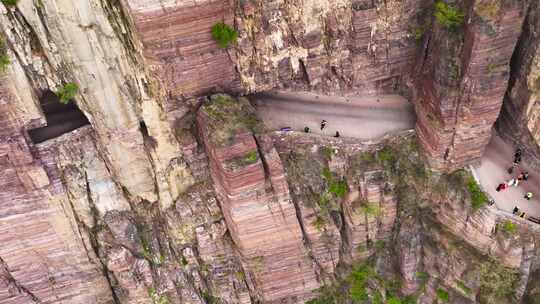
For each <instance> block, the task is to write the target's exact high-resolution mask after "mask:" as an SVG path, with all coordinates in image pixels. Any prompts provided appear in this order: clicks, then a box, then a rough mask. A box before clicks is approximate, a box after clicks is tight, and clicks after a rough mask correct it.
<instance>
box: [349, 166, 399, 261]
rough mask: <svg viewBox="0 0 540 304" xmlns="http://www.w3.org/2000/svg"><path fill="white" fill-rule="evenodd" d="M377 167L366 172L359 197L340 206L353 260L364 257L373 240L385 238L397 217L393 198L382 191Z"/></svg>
mask: <svg viewBox="0 0 540 304" xmlns="http://www.w3.org/2000/svg"><path fill="white" fill-rule="evenodd" d="M380 174H381V172H380V171H372V172H366V173H365V176H364V178H363V180H361V181H360V184H359V189H358V190H359V197H358V198H357V199H355V200H349V201H347V202H346V203H345V204H344V206H343V213H344V218H345V231H346V234H347V239H348V240H349V247H350V248H349V250H350V251H349V254H350V255H351V257H352V258H353V259H354V260H356V259H360V258H366V257H368V256H369V255H370V254H371V253H372V252H371V250H370V249H371V248H372V246H373V245H374V244H373V243H374V242H376V241H377V240H379V241H380V240H382V241H385V240H389V239H390V237H391V236H392V233H391V232H392V227H393V226H394V222H395V220H396V217H397V200H396V198H395V197H394V196H392V195H388V194H384V191H383V184H382V183H381V178H380Z"/></svg>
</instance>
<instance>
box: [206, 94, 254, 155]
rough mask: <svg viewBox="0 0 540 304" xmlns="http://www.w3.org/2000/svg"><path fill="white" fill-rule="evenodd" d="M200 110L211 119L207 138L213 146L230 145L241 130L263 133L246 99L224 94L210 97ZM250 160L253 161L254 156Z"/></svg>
mask: <svg viewBox="0 0 540 304" xmlns="http://www.w3.org/2000/svg"><path fill="white" fill-rule="evenodd" d="M202 110H203V111H204V112H205V113H206V114H207V115H208V117H209V118H210V119H211V121H210V122H209V124H208V128H209V138H210V140H211V141H212V142H213V143H215V144H220V145H228V144H231V143H232V141H233V139H234V137H235V136H236V134H237V133H238V132H240V131H242V130H244V131H251V132H253V133H260V132H262V131H263V124H262V123H261V122H260V120H259V119H258V118H257V115H256V114H255V109H254V108H253V107H252V106H251V104H250V103H249V101H248V100H247V99H246V98H238V99H235V98H233V97H231V96H229V95H226V94H216V95H212V96H211V97H210V102H208V103H206V104H205V105H203V107H202ZM251 159H252V160H254V155H252V156H251Z"/></svg>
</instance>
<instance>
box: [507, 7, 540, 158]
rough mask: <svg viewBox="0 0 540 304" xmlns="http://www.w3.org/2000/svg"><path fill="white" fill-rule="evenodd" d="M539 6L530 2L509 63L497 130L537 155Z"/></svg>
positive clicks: (539, 44) (539, 153) (538, 136)
mask: <svg viewBox="0 0 540 304" xmlns="http://www.w3.org/2000/svg"><path fill="white" fill-rule="evenodd" d="M539 32H540V7H539V6H538V2H537V1H533V2H531V5H530V7H529V11H528V14H527V17H526V19H525V22H524V24H523V31H522V33H521V36H520V38H519V41H518V44H517V45H516V49H515V51H514V55H513V56H512V61H511V63H510V68H511V69H510V80H509V82H508V88H507V91H506V94H505V96H504V103H503V107H502V110H501V115H500V117H499V120H498V122H497V131H498V132H499V133H500V134H501V135H503V136H505V139H507V140H510V141H513V142H514V143H516V144H521V145H522V147H524V148H525V151H526V152H527V153H526V154H529V155H534V156H536V158H537V159H538V158H539V157H540V151H539V149H538V143H539V142H540V135H539V134H540V133H539V131H538V130H539V124H540V120H539V119H538V111H539V110H538V101H539V100H540V37H539V34H538V33H539Z"/></svg>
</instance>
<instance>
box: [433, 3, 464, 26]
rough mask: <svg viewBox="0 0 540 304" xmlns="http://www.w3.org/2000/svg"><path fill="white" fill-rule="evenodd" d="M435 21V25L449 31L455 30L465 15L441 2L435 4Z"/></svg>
mask: <svg viewBox="0 0 540 304" xmlns="http://www.w3.org/2000/svg"><path fill="white" fill-rule="evenodd" d="M434 15H435V19H437V23H439V24H440V25H442V26H444V27H445V28H447V29H449V30H455V29H456V28H458V27H459V26H461V25H462V24H463V20H464V17H465V15H464V14H463V13H462V12H461V11H459V10H458V9H456V8H454V7H452V6H450V5H448V4H446V3H445V2H443V1H437V3H435V13H434Z"/></svg>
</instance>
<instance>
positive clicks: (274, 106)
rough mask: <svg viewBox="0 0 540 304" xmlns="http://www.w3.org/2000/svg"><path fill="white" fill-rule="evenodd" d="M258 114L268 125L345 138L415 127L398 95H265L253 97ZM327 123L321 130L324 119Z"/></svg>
mask: <svg viewBox="0 0 540 304" xmlns="http://www.w3.org/2000/svg"><path fill="white" fill-rule="evenodd" d="M252 100H253V101H254V105H255V107H256V108H257V114H258V115H259V117H261V118H262V120H263V121H264V123H265V124H266V126H268V127H269V128H271V129H276V130H279V129H281V128H284V127H291V128H292V129H293V130H295V131H302V130H304V127H306V126H307V127H309V129H310V132H313V133H319V134H324V135H328V136H333V135H335V133H336V131H338V132H339V133H340V135H341V136H344V137H354V138H360V139H365V140H369V139H375V138H378V137H381V136H383V135H385V134H387V133H392V132H398V131H402V130H408V129H413V128H414V123H415V120H416V118H415V117H416V116H415V114H414V107H413V105H412V104H411V103H410V102H408V101H407V100H406V99H405V98H403V97H401V96H398V95H381V96H366V97H346V98H345V97H338V96H335V97H334V96H321V95H314V94H308V93H294V94H293V93H265V94H258V95H255V96H253V98H252ZM323 119H324V120H326V121H327V122H328V123H327V125H326V127H325V128H324V130H322V131H321V129H320V124H321V121H322V120H323Z"/></svg>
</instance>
